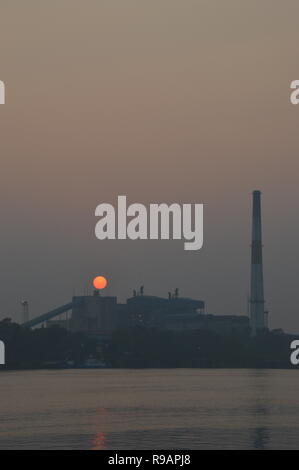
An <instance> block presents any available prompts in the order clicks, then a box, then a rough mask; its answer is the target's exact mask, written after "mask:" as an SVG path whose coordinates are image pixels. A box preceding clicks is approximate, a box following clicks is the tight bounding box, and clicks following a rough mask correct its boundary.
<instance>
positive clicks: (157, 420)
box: [0, 369, 299, 450]
mask: <svg viewBox="0 0 299 470" xmlns="http://www.w3.org/2000/svg"><path fill="white" fill-rule="evenodd" d="M298 393H299V373H298V372H297V371H294V370H293V371H291V370H290V371H287V370H286V371H282V370H202V369H173V370H162V369H160V370H115V369H106V370H67V371H34V372H3V373H0V448H1V449H95V450H101V449H299V400H298Z"/></svg>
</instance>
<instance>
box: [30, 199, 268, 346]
mask: <svg viewBox="0 0 299 470" xmlns="http://www.w3.org/2000/svg"><path fill="white" fill-rule="evenodd" d="M251 251H252V253H251V294H250V315H249V317H248V316H246V315H210V314H206V312H205V302H204V301H203V300H194V299H190V298H184V297H181V296H180V295H179V289H175V291H174V292H173V293H168V296H167V297H165V298H163V297H156V296H152V295H145V293H144V287H143V286H142V287H141V288H139V289H138V290H134V292H133V295H132V297H130V298H129V299H127V301H126V303H118V301H117V297H113V296H104V295H102V294H101V293H100V292H99V290H95V291H94V293H93V295H84V296H75V297H73V299H72V301H71V302H70V303H68V304H65V305H63V306H61V307H59V308H56V309H54V310H52V311H50V312H47V313H45V314H44V315H40V316H39V317H36V318H34V319H32V320H30V319H29V318H28V303H27V302H23V304H22V305H23V309H24V322H23V324H22V326H24V327H27V328H31V327H36V326H38V325H43V326H46V327H47V328H50V327H63V328H66V329H68V330H70V331H72V332H84V333H86V334H88V335H91V336H94V337H96V338H98V339H99V341H105V340H107V339H109V337H111V335H112V333H113V331H115V330H117V329H120V328H130V327H132V328H133V327H136V326H140V327H141V326H142V327H145V328H158V329H165V330H171V331H174V332H176V331H190V330H203V331H213V332H215V333H217V334H220V335H225V336H227V335H231V334H236V335H249V334H250V333H251V334H252V336H256V335H257V334H258V333H259V332H260V331H263V330H266V329H267V328H268V320H267V313H266V312H265V308H264V305H265V301H264V286H263V262H262V224H261V193H260V191H254V192H253V228H252V247H251Z"/></svg>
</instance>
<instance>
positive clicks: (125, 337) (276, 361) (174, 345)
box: [105, 327, 292, 368]
mask: <svg viewBox="0 0 299 470" xmlns="http://www.w3.org/2000/svg"><path fill="white" fill-rule="evenodd" d="M291 340H292V337H290V336H287V335H284V334H273V333H267V332H265V333H263V334H261V335H260V336H259V337H257V338H251V337H250V336H248V335H244V336H241V337H240V336H237V335H234V334H233V335H231V336H220V335H218V334H216V333H214V332H212V331H203V330H197V331H189V332H172V331H162V330H155V329H149V328H142V327H136V328H134V329H132V328H128V329H124V330H118V331H116V332H115V333H114V334H113V336H112V339H111V341H110V342H109V344H108V345H107V349H106V351H105V357H106V360H107V361H108V362H109V363H110V364H111V365H112V366H113V367H240V368H242V367H246V368H248V367H282V368H288V367H290V366H291V364H290V354H291V351H290V342H291Z"/></svg>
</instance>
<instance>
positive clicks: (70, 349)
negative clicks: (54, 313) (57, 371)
mask: <svg viewBox="0 0 299 470" xmlns="http://www.w3.org/2000/svg"><path fill="white" fill-rule="evenodd" d="M0 339H1V340H2V341H3V342H4V344H5V352H6V354H5V355H6V366H5V368H7V369H22V368H30V369H31V368H32V369H34V368H43V367H63V365H64V363H65V362H66V361H73V363H74V364H80V363H82V362H84V361H85V360H86V359H87V357H89V355H90V354H93V352H94V351H95V347H96V345H95V341H94V340H92V339H90V338H87V337H86V336H84V335H83V334H81V333H76V334H74V333H70V332H68V331H66V330H65V329H63V328H40V329H36V330H30V329H27V328H22V327H21V326H20V325H18V324H16V323H12V322H11V320H10V319H5V320H3V321H0ZM0 367H1V366H0ZM2 368H3V367H2Z"/></svg>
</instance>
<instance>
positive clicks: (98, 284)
mask: <svg viewBox="0 0 299 470" xmlns="http://www.w3.org/2000/svg"><path fill="white" fill-rule="evenodd" d="M107 284H108V281H107V279H106V278H105V277H104V276H97V277H95V278H94V280H93V286H94V288H95V289H99V290H101V289H105V287H107Z"/></svg>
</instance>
